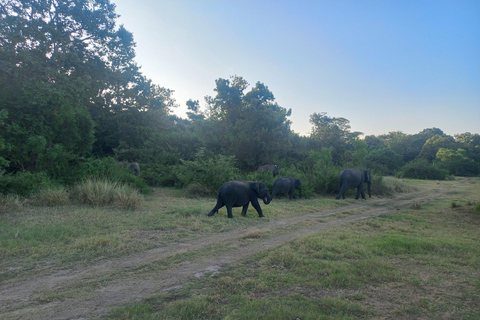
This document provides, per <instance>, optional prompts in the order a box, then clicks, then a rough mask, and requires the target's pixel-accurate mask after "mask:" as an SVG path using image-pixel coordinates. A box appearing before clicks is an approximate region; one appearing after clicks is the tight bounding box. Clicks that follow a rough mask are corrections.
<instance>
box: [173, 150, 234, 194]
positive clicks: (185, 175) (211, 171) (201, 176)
mask: <svg viewBox="0 0 480 320" xmlns="http://www.w3.org/2000/svg"><path fill="white" fill-rule="evenodd" d="M174 170H175V175H176V177H177V180H176V183H175V185H176V186H179V187H185V186H188V185H191V184H193V183H199V184H201V185H203V186H205V187H206V188H207V189H208V190H209V193H211V194H216V193H217V191H218V189H220V187H221V186H222V184H224V183H225V182H227V181H229V180H235V179H239V177H240V172H239V170H238V168H237V167H236V166H235V156H224V155H218V156H215V157H208V156H207V155H206V153H205V149H200V151H199V152H198V153H197V155H196V159H195V161H186V160H182V164H180V165H177V166H175V167H174Z"/></svg>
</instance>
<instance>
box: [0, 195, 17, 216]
mask: <svg viewBox="0 0 480 320" xmlns="http://www.w3.org/2000/svg"><path fill="white" fill-rule="evenodd" d="M21 208H22V202H21V200H20V198H19V197H18V196H17V195H15V194H7V195H3V194H0V213H5V212H11V211H16V210H20V209H21Z"/></svg>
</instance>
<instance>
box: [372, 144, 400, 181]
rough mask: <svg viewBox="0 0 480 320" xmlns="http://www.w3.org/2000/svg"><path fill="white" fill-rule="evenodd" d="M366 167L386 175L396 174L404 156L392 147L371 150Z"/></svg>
mask: <svg viewBox="0 0 480 320" xmlns="http://www.w3.org/2000/svg"><path fill="white" fill-rule="evenodd" d="M365 163H366V167H367V168H371V169H374V170H375V171H377V172H381V173H382V174H384V175H394V174H395V173H396V172H397V170H398V169H399V168H400V167H401V166H402V165H403V160H402V156H401V155H399V154H398V153H396V152H395V151H393V150H392V149H391V148H388V147H383V148H381V149H373V150H370V152H369V153H368V155H367V156H366V159H365Z"/></svg>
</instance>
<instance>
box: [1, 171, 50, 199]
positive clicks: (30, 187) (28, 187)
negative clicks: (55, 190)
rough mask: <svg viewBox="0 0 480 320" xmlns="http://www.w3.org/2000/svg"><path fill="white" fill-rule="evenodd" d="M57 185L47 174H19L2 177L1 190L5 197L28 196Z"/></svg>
mask: <svg viewBox="0 0 480 320" xmlns="http://www.w3.org/2000/svg"><path fill="white" fill-rule="evenodd" d="M55 185H56V183H55V182H54V181H52V180H51V179H50V178H49V177H48V176H47V174H46V173H45V172H39V173H31V172H17V173H16V174H7V175H3V176H0V190H1V193H2V194H5V195H6V194H16V195H19V196H28V195H31V194H33V193H37V192H39V191H40V190H42V189H48V188H50V187H54V186H55Z"/></svg>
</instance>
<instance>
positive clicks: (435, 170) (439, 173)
mask: <svg viewBox="0 0 480 320" xmlns="http://www.w3.org/2000/svg"><path fill="white" fill-rule="evenodd" d="M397 175H398V176H399V177H400V178H411V179H426V180H445V179H447V177H448V175H449V172H448V170H445V169H442V168H440V167H438V166H436V165H433V164H430V163H428V162H427V161H426V160H423V159H422V160H417V161H412V162H409V163H407V164H406V165H404V166H403V167H402V168H401V169H400V171H399V172H398V174H397Z"/></svg>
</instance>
